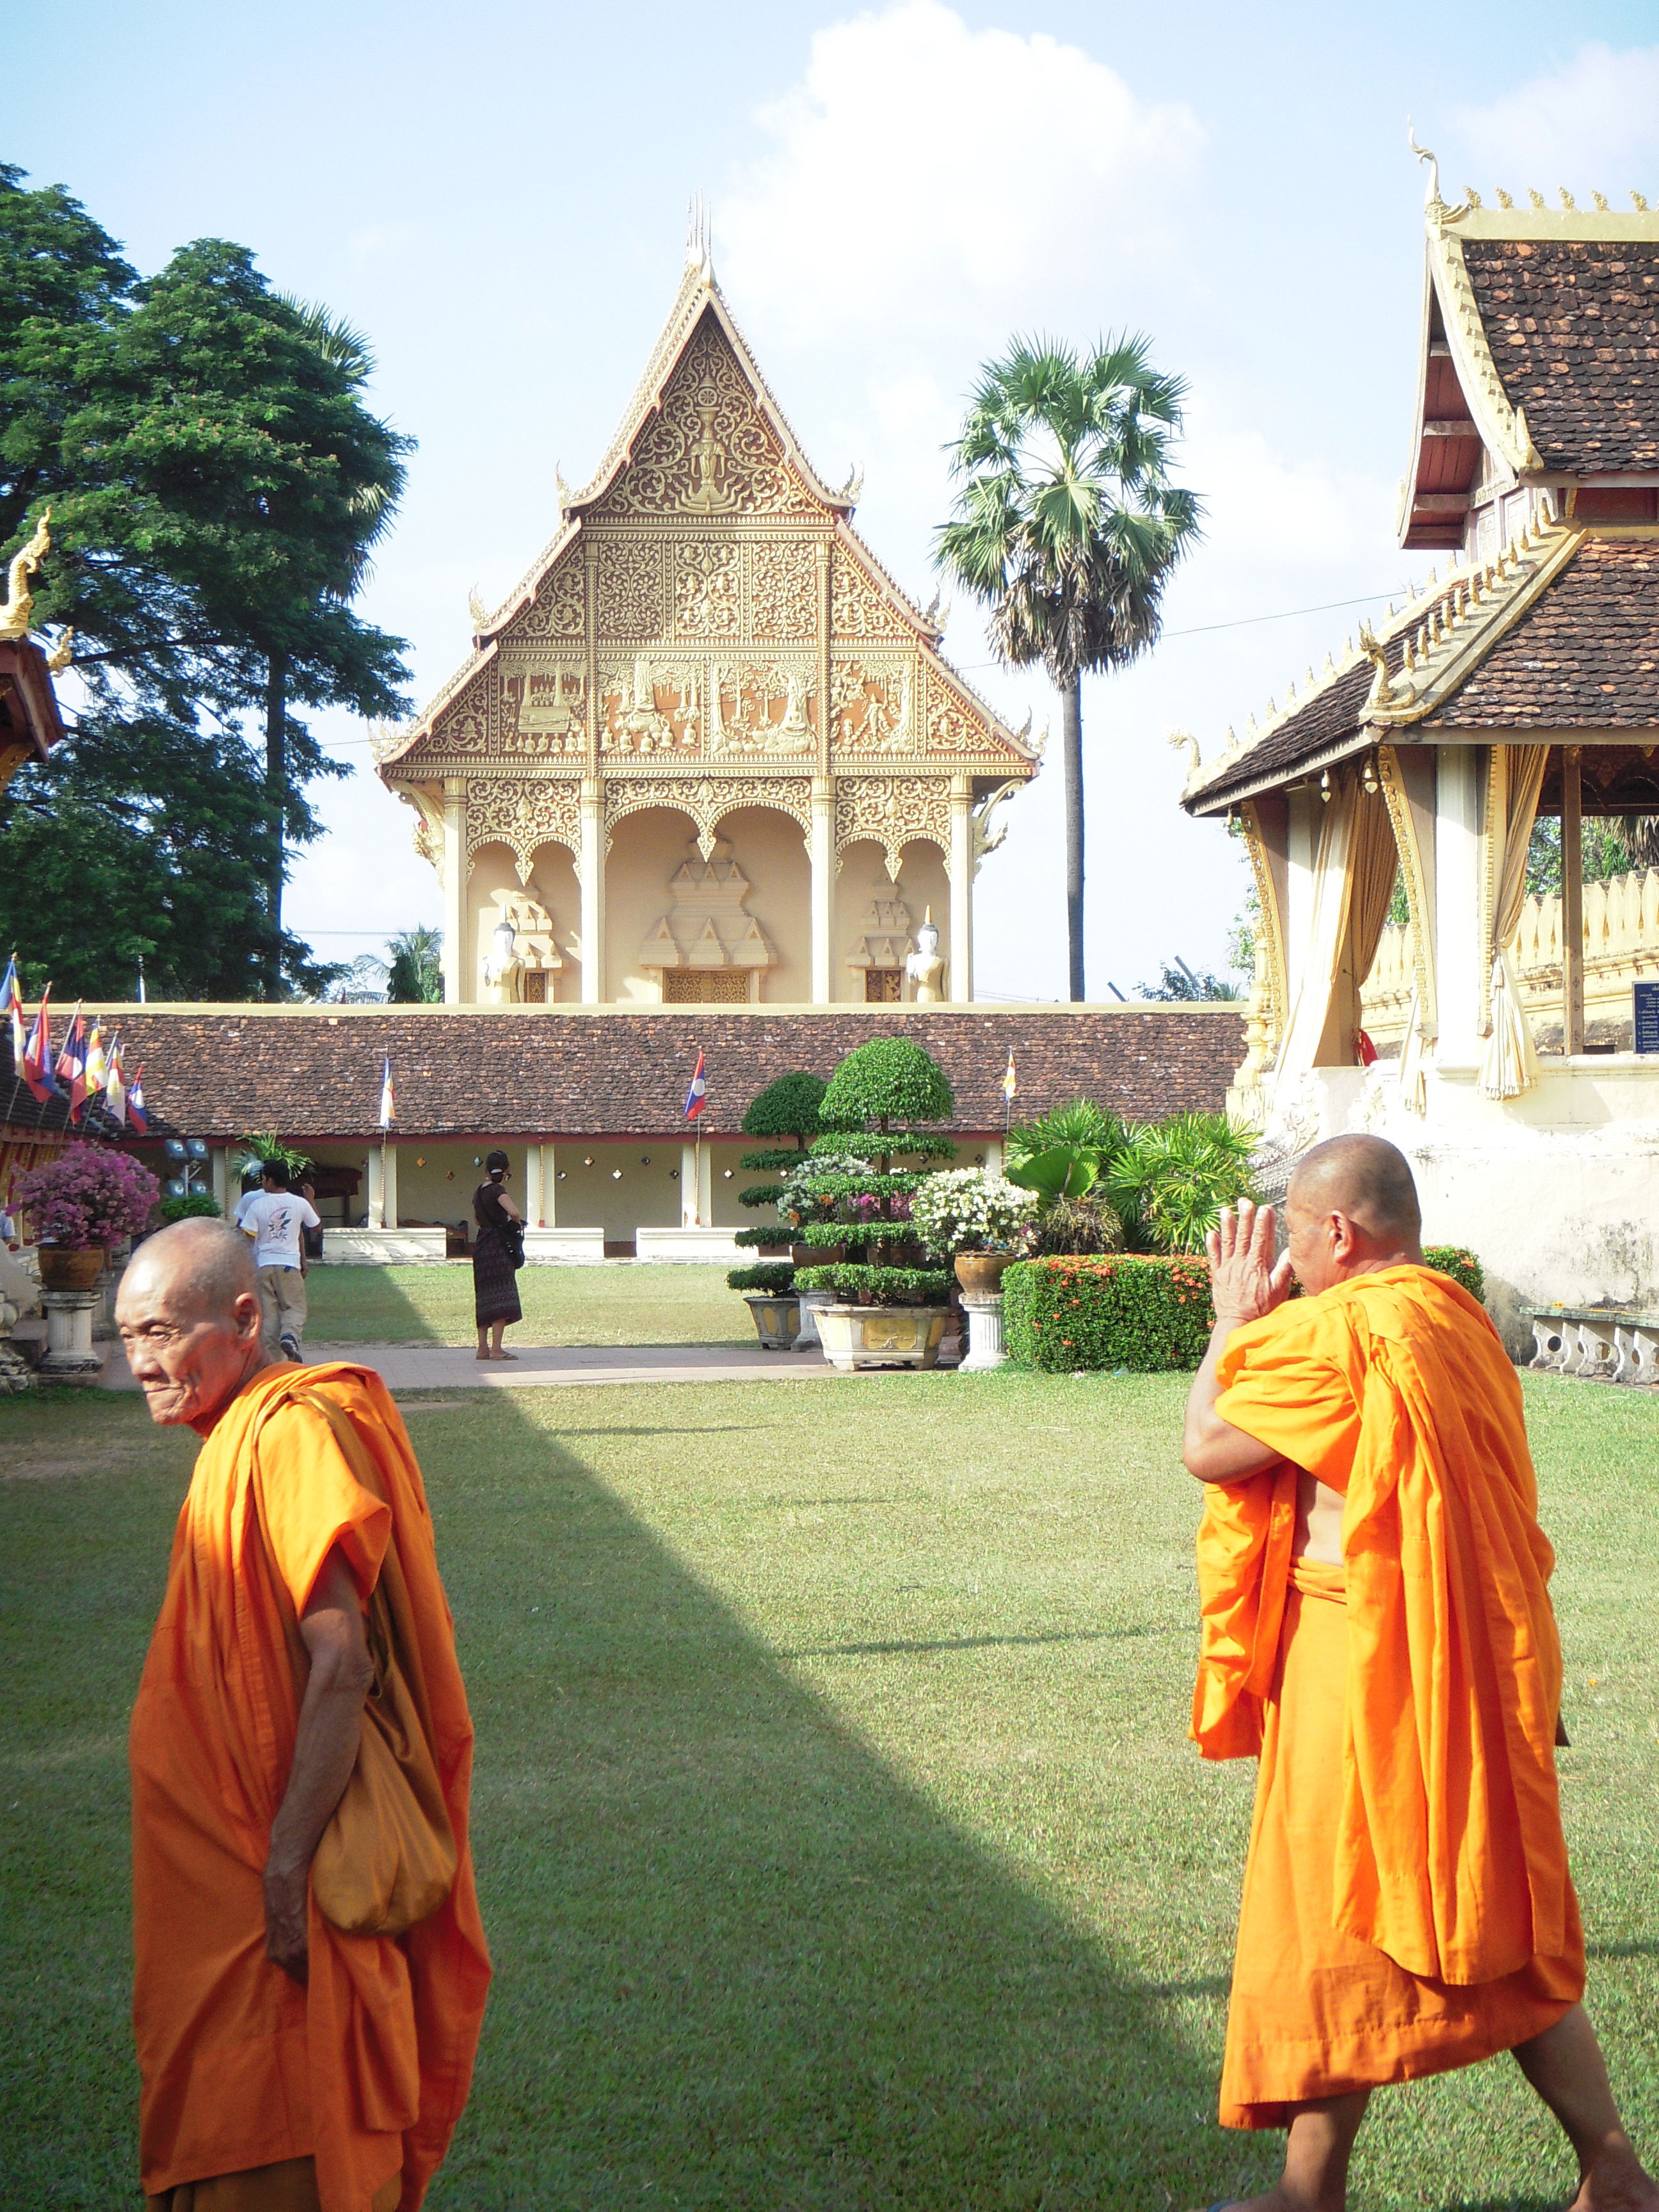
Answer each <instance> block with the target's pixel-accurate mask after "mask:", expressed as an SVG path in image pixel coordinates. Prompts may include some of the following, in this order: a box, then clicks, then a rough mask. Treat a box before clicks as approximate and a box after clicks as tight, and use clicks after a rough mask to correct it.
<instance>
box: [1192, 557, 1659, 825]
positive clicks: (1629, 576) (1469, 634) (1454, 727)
mask: <svg viewBox="0 0 1659 2212" xmlns="http://www.w3.org/2000/svg"><path fill="white" fill-rule="evenodd" d="M1268 715H1269V719H1268V720H1267V722H1266V724H1265V725H1263V726H1261V727H1258V726H1256V725H1255V720H1254V718H1252V721H1251V725H1250V727H1249V729H1248V730H1247V732H1246V733H1245V736H1244V738H1243V739H1242V740H1241V739H1237V738H1232V735H1231V732H1229V738H1230V743H1229V744H1228V746H1227V748H1226V750H1224V751H1223V752H1222V753H1221V754H1220V755H1219V756H1218V757H1217V758H1216V759H1215V760H1213V761H1212V762H1210V763H1207V764H1202V765H1200V766H1197V767H1195V769H1194V772H1193V774H1192V775H1189V776H1188V781H1187V787H1186V789H1185V790H1184V792H1183V793H1182V805H1185V806H1186V808H1187V809H1188V812H1190V813H1194V814H1216V813H1222V812H1225V811H1226V809H1227V808H1228V807H1229V806H1231V805H1236V804H1237V802H1238V801H1239V800H1241V799H1248V798H1250V797H1252V796H1253V795H1255V793H1258V792H1261V791H1266V790H1271V789H1273V788H1275V787H1279V786H1281V785H1284V784H1285V783H1289V782H1293V781H1298V780H1299V779H1300V778H1301V777H1303V776H1304V775H1309V774H1311V773H1316V772H1317V771H1318V770H1320V769H1325V768H1328V767H1330V766H1331V765H1333V764H1334V763H1335V762H1337V761H1340V760H1342V759H1345V758H1346V757H1348V756H1349V755H1350V754H1352V753H1356V752H1359V751H1361V750H1364V748H1365V747H1367V746H1368V745H1371V744H1376V742H1377V741H1378V740H1379V739H1389V740H1391V741H1392V742H1394V743H1395V744H1413V743H1425V742H1432V741H1433V740H1434V739H1436V738H1440V737H1442V736H1451V737H1455V735H1457V734H1458V733H1460V732H1466V731H1467V732H1476V731H1487V730H1490V731H1493V732H1498V731H1502V732H1510V731H1513V732H1517V733H1521V732H1528V731H1544V730H1547V731H1551V732H1556V731H1566V730H1583V731H1586V732H1589V731H1598V730H1613V729H1627V730H1632V731H1637V730H1639V731H1644V732H1646V731H1653V732H1659V535H1656V534H1654V533H1651V532H1639V533H1637V532H1632V533H1631V534H1628V535H1622V536H1606V535H1601V534H1599V533H1596V532H1589V531H1584V530H1574V529H1571V528H1570V527H1566V526H1561V525H1559V524H1551V523H1547V522H1546V521H1543V520H1539V521H1538V522H1537V523H1536V524H1535V525H1534V528H1533V529H1532V530H1531V531H1530V532H1528V535H1527V537H1526V538H1524V539H1522V540H1521V541H1520V542H1519V543H1518V544H1516V545H1514V546H1513V547H1512V548H1511V549H1510V550H1507V551H1506V552H1505V553H1504V555H1503V556H1501V558H1500V559H1499V560H1498V561H1496V562H1486V563H1484V564H1469V563H1466V564H1464V565H1463V566H1462V567H1460V568H1456V569H1455V570H1454V571H1453V572H1452V574H1450V575H1449V577H1447V578H1446V579H1444V580H1442V581H1437V582H1435V583H1434V584H1433V585H1432V586H1431V589H1430V590H1429V591H1428V592H1425V593H1424V594H1423V595H1422V596H1421V597H1420V598H1419V599H1415V600H1414V601H1413V603H1412V604H1411V605H1409V606H1407V607H1406V608H1404V609H1402V610H1401V611H1397V612H1395V611H1391V618H1390V619H1389V621H1388V622H1387V623H1383V624H1381V625H1380V626H1379V628H1378V629H1377V631H1376V634H1375V635H1373V634H1372V633H1371V632H1370V631H1369V630H1368V629H1364V627H1363V626H1362V628H1361V630H1360V634H1359V641H1358V643H1357V644H1356V643H1354V642H1353V641H1349V643H1348V644H1347V646H1346V647H1345V649H1344V652H1343V655H1342V658H1341V660H1340V662H1338V661H1335V660H1334V659H1328V661H1327V663H1326V667H1325V671H1324V673H1323V674H1322V676H1320V677H1318V678H1312V677H1310V678H1309V679H1308V680H1307V684H1306V688H1305V690H1304V691H1303V693H1302V694H1301V696H1297V694H1296V691H1295V689H1294V687H1292V690H1291V696H1290V698H1289V700H1288V702H1287V703H1286V705H1285V707H1284V708H1278V707H1276V706H1275V705H1274V704H1273V702H1272V701H1269V702H1268Z"/></svg>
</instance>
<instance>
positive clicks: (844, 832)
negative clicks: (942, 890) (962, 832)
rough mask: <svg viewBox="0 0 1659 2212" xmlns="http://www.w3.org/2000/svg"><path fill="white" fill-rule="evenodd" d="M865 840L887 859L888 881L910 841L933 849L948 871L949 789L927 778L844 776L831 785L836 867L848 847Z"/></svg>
mask: <svg viewBox="0 0 1659 2212" xmlns="http://www.w3.org/2000/svg"><path fill="white" fill-rule="evenodd" d="M866 837H867V838H870V839H872V840H873V841H874V842H875V843H876V844H878V845H879V846H880V847H881V848H882V849H883V850H884V852H885V854H886V855H887V874H888V879H889V880H890V882H892V883H896V882H897V881H898V876H899V856H900V854H901V853H902V851H903V848H904V847H905V846H906V845H907V844H908V843H909V842H910V841H911V839H912V838H915V837H921V838H925V839H926V840H927V842H928V843H930V844H933V845H937V846H938V847H939V850H940V851H941V852H942V853H943V854H945V863H946V866H949V863H950V856H951V799H950V787H949V785H948V784H946V783H945V782H943V781H939V780H938V779H936V778H935V777H933V776H927V775H893V776H886V775H844V776H842V777H841V778H840V779H839V780H838V781H837V782H836V867H837V868H839V867H840V866H841V857H840V856H841V854H842V851H843V850H844V849H845V848H846V847H847V846H848V845H853V844H856V843H858V842H860V839H862V838H866Z"/></svg>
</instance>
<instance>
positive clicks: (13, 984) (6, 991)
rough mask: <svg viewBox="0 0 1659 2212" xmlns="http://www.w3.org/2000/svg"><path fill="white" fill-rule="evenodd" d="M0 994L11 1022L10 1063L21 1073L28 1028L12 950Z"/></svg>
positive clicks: (26, 1045)
mask: <svg viewBox="0 0 1659 2212" xmlns="http://www.w3.org/2000/svg"><path fill="white" fill-rule="evenodd" d="M0 995H3V997H4V999H5V1001H6V1015H7V1018H8V1019H9V1022H10V1023H11V1064H12V1066H14V1067H15V1068H16V1069H17V1070H18V1072H19V1073H21V1071H22V1066H23V1054H24V1053H25V1052H26V1051H27V1048H28V1041H29V1037H28V1029H27V1024H25V1022H24V1019H23V994H22V992H21V989H20V988H19V987H18V981H17V955H16V954H15V952H14V953H13V954H12V956H11V958H10V959H9V961H8V962H7V963H6V980H5V981H4V983H3V984H0Z"/></svg>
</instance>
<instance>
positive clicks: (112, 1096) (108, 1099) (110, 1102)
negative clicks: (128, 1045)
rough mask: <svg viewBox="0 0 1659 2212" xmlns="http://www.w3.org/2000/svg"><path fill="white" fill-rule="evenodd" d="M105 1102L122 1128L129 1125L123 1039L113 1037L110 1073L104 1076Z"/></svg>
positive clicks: (110, 1052)
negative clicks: (122, 1057) (122, 1068)
mask: <svg viewBox="0 0 1659 2212" xmlns="http://www.w3.org/2000/svg"><path fill="white" fill-rule="evenodd" d="M104 1103H105V1105H106V1107H107V1108H108V1109H109V1111H110V1114H111V1116H112V1119H113V1120H115V1121H118V1122H119V1124H120V1126H121V1127H122V1128H124V1129H125V1127H126V1126H127V1086H126V1084H125V1081H124V1080H123V1079H122V1075H121V1040H120V1038H119V1037H112V1039H111V1041H110V1048H109V1073H107V1074H106V1077H105V1078H104Z"/></svg>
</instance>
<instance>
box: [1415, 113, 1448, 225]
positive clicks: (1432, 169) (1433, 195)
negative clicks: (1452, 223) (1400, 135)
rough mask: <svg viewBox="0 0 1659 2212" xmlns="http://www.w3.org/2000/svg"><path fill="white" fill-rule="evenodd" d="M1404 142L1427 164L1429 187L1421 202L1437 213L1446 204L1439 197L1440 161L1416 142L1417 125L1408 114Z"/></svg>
mask: <svg viewBox="0 0 1659 2212" xmlns="http://www.w3.org/2000/svg"><path fill="white" fill-rule="evenodd" d="M1406 143H1407V145H1408V146H1409V147H1410V148H1411V149H1412V151H1413V154H1415V155H1416V156H1417V158H1418V160H1419V161H1426V162H1427V163H1428V165H1429V189H1428V191H1426V192H1425V194H1424V195H1423V204H1424V206H1425V208H1428V209H1429V210H1431V211H1432V212H1436V213H1437V212H1438V211H1439V210H1441V209H1442V208H1443V207H1444V206H1445V204H1446V203H1445V202H1444V200H1443V199H1442V198H1441V197H1440V163H1439V161H1438V159H1437V156H1436V155H1433V154H1431V153H1430V151H1429V149H1428V148H1427V147H1426V146H1419V144H1418V143H1417V126H1416V125H1415V124H1413V121H1412V118H1411V117H1410V116H1409V115H1408V116H1407V118H1406Z"/></svg>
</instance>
